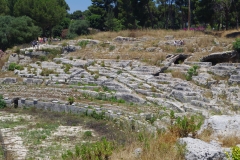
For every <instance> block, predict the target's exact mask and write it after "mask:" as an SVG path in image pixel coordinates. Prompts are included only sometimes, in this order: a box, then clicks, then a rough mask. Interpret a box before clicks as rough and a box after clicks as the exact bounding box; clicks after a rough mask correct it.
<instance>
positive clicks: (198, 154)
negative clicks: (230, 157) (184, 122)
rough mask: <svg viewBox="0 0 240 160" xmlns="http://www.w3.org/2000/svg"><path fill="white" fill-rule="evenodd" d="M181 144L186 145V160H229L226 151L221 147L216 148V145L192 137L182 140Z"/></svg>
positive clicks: (180, 140)
mask: <svg viewBox="0 0 240 160" xmlns="http://www.w3.org/2000/svg"><path fill="white" fill-rule="evenodd" d="M179 142H180V143H181V144H186V150H187V153H186V155H185V159H186V160H206V159H212V160H219V159H223V160H227V158H226V155H225V153H224V150H223V149H222V148H221V147H216V146H215V145H212V144H209V143H206V142H204V141H201V140H199V139H193V138H190V137H187V138H180V139H179Z"/></svg>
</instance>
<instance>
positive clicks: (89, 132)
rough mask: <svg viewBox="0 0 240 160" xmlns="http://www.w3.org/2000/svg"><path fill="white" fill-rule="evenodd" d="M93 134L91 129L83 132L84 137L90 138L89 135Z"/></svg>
mask: <svg viewBox="0 0 240 160" xmlns="http://www.w3.org/2000/svg"><path fill="white" fill-rule="evenodd" d="M92 136H93V135H92V132H91V131H86V132H84V134H83V137H84V138H89V137H92Z"/></svg>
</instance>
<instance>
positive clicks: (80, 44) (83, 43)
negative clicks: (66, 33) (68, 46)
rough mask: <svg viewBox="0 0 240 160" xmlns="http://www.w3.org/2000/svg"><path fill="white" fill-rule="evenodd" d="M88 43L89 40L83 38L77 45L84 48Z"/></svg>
mask: <svg viewBox="0 0 240 160" xmlns="http://www.w3.org/2000/svg"><path fill="white" fill-rule="evenodd" d="M88 43H89V41H86V40H83V41H80V42H79V43H78V45H79V46H80V47H81V48H86V46H87V44H88Z"/></svg>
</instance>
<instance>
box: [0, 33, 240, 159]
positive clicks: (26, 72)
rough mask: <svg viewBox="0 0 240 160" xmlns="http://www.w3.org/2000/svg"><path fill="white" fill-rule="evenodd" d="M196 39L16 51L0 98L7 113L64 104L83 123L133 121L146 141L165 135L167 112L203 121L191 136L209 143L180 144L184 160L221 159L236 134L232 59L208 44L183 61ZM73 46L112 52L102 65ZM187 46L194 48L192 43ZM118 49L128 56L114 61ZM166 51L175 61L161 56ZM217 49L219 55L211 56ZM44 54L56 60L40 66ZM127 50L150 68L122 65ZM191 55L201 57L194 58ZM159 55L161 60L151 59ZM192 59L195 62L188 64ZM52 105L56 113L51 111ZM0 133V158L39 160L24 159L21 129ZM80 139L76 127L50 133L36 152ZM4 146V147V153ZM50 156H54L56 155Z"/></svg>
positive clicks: (239, 121)
mask: <svg viewBox="0 0 240 160" xmlns="http://www.w3.org/2000/svg"><path fill="white" fill-rule="evenodd" d="M200 38H201V37H200ZM196 39H199V37H189V38H186V39H184V42H185V43H184V44H180V43H179V42H178V41H179V39H177V38H174V36H165V37H161V39H160V41H159V43H158V45H157V46H156V45H154V46H148V47H144V46H145V44H147V43H149V41H150V40H154V42H155V41H157V40H158V39H157V38H149V37H148V38H146V37H145V38H144V37H141V38H133V37H120V36H118V37H116V38H114V39H113V40H112V41H108V42H104V43H103V42H101V40H92V39H79V40H75V41H68V42H64V43H67V44H68V46H66V47H65V46H64V45H63V43H60V44H57V45H47V44H43V45H40V46H39V48H38V50H36V49H35V48H31V47H30V48H23V49H21V54H16V53H11V54H10V55H9V59H8V62H6V63H5V65H4V66H3V68H2V70H3V71H2V72H1V74H2V76H1V77H2V78H0V84H1V85H0V88H1V90H0V94H2V95H3V96H4V98H5V101H6V102H7V103H8V104H9V105H12V106H15V107H29V106H30V105H36V107H39V108H41V107H42V104H44V105H45V106H50V108H48V109H49V110H54V111H56V110H57V111H61V109H59V106H61V105H60V104H62V105H69V104H68V103H69V101H68V98H69V97H73V99H74V103H73V104H72V105H71V106H74V112H75V113H81V112H82V110H83V109H86V110H87V112H88V114H89V115H91V114H92V111H97V113H100V112H101V113H102V112H104V113H107V114H108V115H109V117H110V118H109V119H114V120H116V121H117V122H123V123H125V122H129V123H130V122H132V120H134V121H135V122H136V123H134V128H135V129H134V130H135V131H137V130H140V129H141V128H142V126H144V127H145V128H147V130H148V131H149V132H151V133H155V132H156V131H157V130H162V129H167V126H168V125H169V124H170V118H169V113H170V111H171V110H173V111H174V112H175V113H176V115H177V116H179V117H181V116H184V115H196V114H200V115H203V117H205V118H206V120H205V123H204V125H203V126H202V128H201V130H200V131H199V134H201V133H204V132H205V131H206V130H207V129H209V128H210V129H211V134H210V136H209V137H211V138H210V141H206V142H204V141H203V140H200V139H193V138H191V137H188V138H182V139H180V141H181V142H186V144H187V150H188V152H187V154H186V159H207V158H213V159H217V158H220V159H221V158H226V156H225V152H226V151H227V152H228V151H230V149H229V148H227V147H226V148H225V147H224V146H223V144H222V141H221V140H222V139H224V137H228V136H232V137H238V136H239V133H240V132H239V130H240V128H239V126H240V117H239V111H240V110H239V108H240V92H239V90H240V88H239V83H240V63H237V61H238V60H237V58H238V57H237V53H236V52H234V51H232V50H231V49H229V48H230V46H231V43H229V44H227V43H223V42H222V43H221V42H220V40H218V39H216V38H213V42H214V43H213V44H212V45H209V46H208V47H203V48H201V47H199V46H198V47H192V48H193V50H194V53H184V51H186V49H187V48H188V46H189V44H191V43H192V41H194V42H195V41H197V40H196ZM81 41H88V45H87V46H86V47H87V50H88V51H89V50H90V49H92V52H102V50H104V49H102V46H101V47H98V46H99V44H101V45H102V44H106V45H110V46H114V48H112V49H110V47H109V48H108V50H112V51H108V53H106V54H105V55H104V56H102V58H100V57H101V56H100V57H98V58H94V57H91V56H88V55H86V53H85V52H84V53H82V54H81V52H82V51H84V47H83V46H81V47H80V46H79V45H77V44H79V42H81ZM192 45H193V46H194V43H193V44H192ZM63 46H64V47H63ZM123 46H125V48H129V49H130V51H129V52H128V53H123V54H122V55H121V54H119V53H121V48H122V47H123ZM169 46H170V47H173V48H175V50H177V51H178V52H180V53H166V51H165V50H166V48H167V47H169ZM217 47H218V48H220V51H221V52H214V48H217ZM46 48H51V49H52V48H55V49H60V50H62V53H63V54H61V55H57V56H56V57H55V58H53V59H52V60H50V59H43V58H41V57H44V56H45V57H47V55H48V53H47V51H46ZM44 49H45V50H44ZM101 49H102V50H101ZM85 50H86V49H85ZM133 50H134V53H135V52H136V51H137V52H140V53H141V54H145V53H146V54H149V53H151V54H152V56H156V60H155V61H156V63H157V65H156V64H154V65H153V64H150V63H149V61H146V59H145V60H144V59H141V57H140V58H138V59H136V58H135V59H128V58H123V57H124V55H127V54H131V51H133ZM199 52H200V53H202V56H196V54H197V53H199ZM76 53H79V56H74V55H76ZM159 54H161V55H164V57H161V58H160V59H159V58H158V56H157V55H159ZM106 55H108V56H106ZM119 55H120V56H119ZM36 57H38V58H37V59H36ZM39 57H40V58H39ZM96 57H97V56H96ZM111 57H112V58H111ZM113 57H114V58H113ZM197 58H198V60H195V59H197ZM11 63H17V64H20V65H22V66H24V67H23V69H21V70H20V69H15V70H14V71H7V69H8V68H9V65H10V64H11ZM193 66H198V67H197V68H196V73H194V74H193V75H190V79H188V80H186V75H189V71H190V70H193V68H194V67H193ZM13 72H14V74H13ZM9 75H11V76H9ZM23 101H24V102H23ZM25 102H26V103H25ZM47 103H48V104H47ZM50 103H51V104H50ZM56 103H57V104H59V105H58V106H55V109H51V108H53V107H51V106H53V105H54V104H56ZM40 104H41V105H40ZM70 108H71V107H70ZM41 109H43V108H41ZM44 109H46V107H45V108H44ZM86 110H84V112H85V111H86ZM64 111H66V108H65V110H64ZM72 111H73V109H72ZM9 116H10V119H11V120H12V121H13V122H14V121H15V120H16V121H17V120H19V118H18V116H16V115H14V116H13V115H8V114H5V113H4V112H1V114H0V118H1V120H2V121H5V120H6V119H7V118H9ZM11 117H14V118H11ZM23 117H24V118H23V119H24V121H26V122H28V123H29V124H28V125H32V123H33V122H29V120H30V119H31V118H33V119H34V117H29V116H23ZM20 120H21V118H20ZM129 123H126V124H129ZM131 125H132V123H131ZM138 126H141V127H138ZM1 128H2V129H1V132H2V133H1V134H2V135H1V137H2V139H3V145H4V146H6V150H11V151H12V152H13V153H14V156H15V158H16V159H24V158H25V157H28V158H29V157H33V156H36V157H39V153H32V152H30V151H29V148H28V145H29V144H26V143H24V140H23V136H21V135H22V134H24V133H25V132H23V130H24V129H26V125H20V126H16V127H11V128H4V127H1ZM84 131H85V130H84V129H83V128H82V127H81V126H76V127H69V126H58V127H57V128H54V129H53V130H52V131H50V132H51V135H47V136H46V137H47V138H46V140H45V142H44V143H41V145H42V146H41V147H40V146H37V147H40V148H41V149H44V146H49V144H48V143H51V139H53V138H56V136H65V135H68V136H71V134H73V135H74V136H75V138H76V139H77V138H78V137H76V134H77V135H79V132H84ZM70 132H71V133H70ZM92 132H93V133H94V131H92ZM80 135H81V134H80ZM9 137H11V139H9ZM13 137H14V138H13ZM10 141H11V145H8V144H9V143H10ZM239 143H240V141H239ZM61 145H62V146H65V147H66V146H67V145H68V146H67V147H69V148H70V147H71V146H72V145H74V144H71V146H69V144H61ZM50 146H51V145H50ZM56 146H59V144H56ZM15 148H18V149H19V148H21V152H16V149H15ZM58 149H59V150H61V147H60V146H59V148H58ZM40 151H41V150H40ZM40 151H39V152H40ZM51 154H52V153H51ZM53 154H54V153H53ZM49 156H51V155H45V157H42V158H43V159H48V157H49ZM40 159H41V157H40Z"/></svg>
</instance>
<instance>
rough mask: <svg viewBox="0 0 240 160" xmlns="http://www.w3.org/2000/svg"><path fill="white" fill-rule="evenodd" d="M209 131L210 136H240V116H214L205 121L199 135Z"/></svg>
mask: <svg viewBox="0 0 240 160" xmlns="http://www.w3.org/2000/svg"><path fill="white" fill-rule="evenodd" d="M204 129H211V130H212V136H213V137H217V136H223V137H226V136H236V137H237V136H240V115H233V116H230V115H215V116H212V117H210V118H208V119H206V120H205V122H204V124H203V126H202V128H201V130H200V133H201V132H202V131H204Z"/></svg>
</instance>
